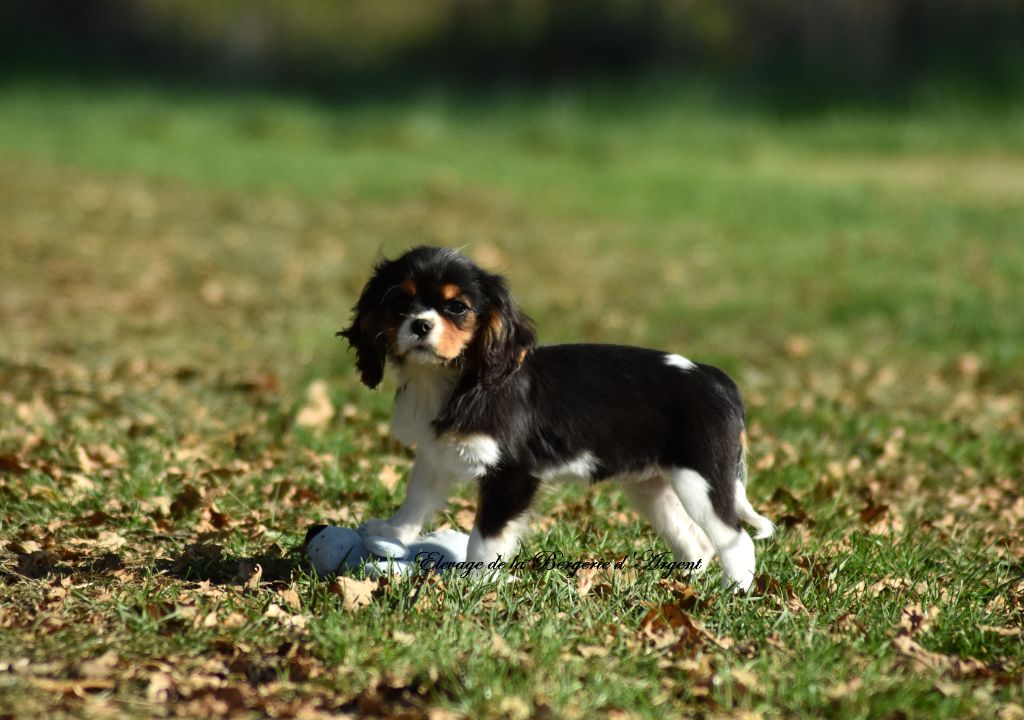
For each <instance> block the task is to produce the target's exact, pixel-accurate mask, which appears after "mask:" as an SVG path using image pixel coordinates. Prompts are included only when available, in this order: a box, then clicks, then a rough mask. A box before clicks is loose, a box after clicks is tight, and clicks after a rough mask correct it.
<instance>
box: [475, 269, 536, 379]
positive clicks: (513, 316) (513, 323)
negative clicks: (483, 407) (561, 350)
mask: <svg viewBox="0 0 1024 720" xmlns="http://www.w3.org/2000/svg"><path fill="white" fill-rule="evenodd" d="M481 286H482V289H483V291H484V296H485V297H486V298H487V310H486V314H485V316H484V319H483V323H482V326H481V329H480V331H479V333H478V338H479V340H478V347H477V360H478V364H479V368H480V370H479V372H480V381H481V383H482V384H483V385H485V386H486V385H491V386H493V385H497V384H499V383H501V382H502V381H503V380H504V379H505V378H507V377H508V376H509V375H511V374H512V373H513V372H514V371H515V370H516V369H517V368H518V367H519V365H520V364H521V363H522V362H523V358H524V357H526V354H527V353H528V352H529V351H530V349H531V348H532V347H533V346H534V345H536V344H537V333H536V332H535V331H534V329H533V321H532V320H530V318H529V317H527V316H526V314H525V313H524V312H523V310H522V308H520V307H519V303H517V302H516V301H515V298H513V297H512V293H510V292H509V290H508V286H507V285H506V284H505V280H504V279H503V278H502V277H500V276H498V275H491V274H490V273H484V276H483V279H482V281H481Z"/></svg>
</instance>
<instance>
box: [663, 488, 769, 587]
mask: <svg viewBox="0 0 1024 720" xmlns="http://www.w3.org/2000/svg"><path fill="white" fill-rule="evenodd" d="M666 475H667V477H668V478H669V481H670V482H671V483H672V489H673V490H675V492H676V495H677V496H678V497H679V500H680V502H682V504H683V507H684V508H686V512H687V513H688V514H689V515H690V517H691V518H693V521H694V522H695V523H697V525H699V526H700V527H701V529H703V530H704V532H705V533H707V536H708V539H709V540H710V541H711V544H712V545H713V546H714V548H715V551H716V552H717V553H718V557H719V561H720V562H721V564H722V583H723V584H724V585H731V584H733V583H736V585H737V586H738V587H739V588H740V589H741V590H746V589H747V588H749V587H750V584H751V583H752V582H753V580H754V569H755V556H754V543H753V541H752V540H751V539H750V536H749V535H747V533H746V531H745V530H742V529H741V530H736V529H735V528H731V527H729V526H728V525H726V524H725V523H724V522H722V519H721V518H720V517H718V513H716V512H715V509H714V508H713V507H712V505H711V498H710V496H709V494H708V492H709V486H708V482H707V480H705V479H704V476H703V475H701V474H700V473H698V472H696V471H694V470H689V469H680V470H671V471H667V472H666Z"/></svg>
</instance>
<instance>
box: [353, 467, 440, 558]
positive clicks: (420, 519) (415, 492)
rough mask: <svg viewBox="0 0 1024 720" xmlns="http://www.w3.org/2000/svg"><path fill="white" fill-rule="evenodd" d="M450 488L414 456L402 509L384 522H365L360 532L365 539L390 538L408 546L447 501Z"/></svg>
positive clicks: (431, 468)
mask: <svg viewBox="0 0 1024 720" xmlns="http://www.w3.org/2000/svg"><path fill="white" fill-rule="evenodd" d="M450 487H451V482H450V480H449V479H448V478H447V477H445V476H444V475H442V474H440V473H438V472H437V471H436V469H435V468H434V466H433V464H432V463H430V462H428V461H427V460H426V459H425V458H422V457H417V458H416V464H415V465H413V468H412V472H411V473H410V474H409V487H408V488H407V489H406V493H405V500H404V501H403V502H402V506H401V507H400V508H398V511H397V512H396V513H395V514H394V515H392V516H391V517H390V518H388V519H387V520H367V521H366V522H365V523H363V525H362V527H361V530H362V531H363V533H364V534H365V535H367V536H368V537H384V538H394V539H396V540H398V541H400V542H402V543H410V542H412V541H413V540H415V539H416V537H417V536H418V535H419V534H420V531H421V530H422V529H423V526H424V525H425V524H426V523H427V521H429V520H430V519H431V518H432V517H433V516H434V513H435V512H437V510H438V509H439V508H441V506H443V505H444V504H445V502H446V501H447V500H448V491H449V489H450Z"/></svg>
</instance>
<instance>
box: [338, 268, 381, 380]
mask: <svg viewBox="0 0 1024 720" xmlns="http://www.w3.org/2000/svg"><path fill="white" fill-rule="evenodd" d="M383 267H384V265H383V264H381V265H378V266H377V268H376V272H375V274H374V276H373V278H371V279H370V282H368V283H366V287H365V288H363V293H362V295H360V296H359V302H357V303H356V305H355V307H354V308H352V324H351V325H349V326H348V327H347V328H345V329H344V330H341V331H339V332H338V333H336V335H337V336H341V337H343V338H345V339H346V340H348V344H349V346H350V347H352V348H354V349H355V351H356V367H357V368H359V375H360V378H361V379H362V381H363V384H364V385H366V386H367V387H369V388H375V387H377V386H378V385H379V384H380V381H381V380H382V379H383V378H384V361H385V360H386V359H387V339H386V338H385V337H384V331H385V330H386V324H385V321H386V318H387V309H386V308H385V306H384V299H385V298H384V296H385V295H386V294H387V284H386V283H385V282H384V279H383V274H382V270H383Z"/></svg>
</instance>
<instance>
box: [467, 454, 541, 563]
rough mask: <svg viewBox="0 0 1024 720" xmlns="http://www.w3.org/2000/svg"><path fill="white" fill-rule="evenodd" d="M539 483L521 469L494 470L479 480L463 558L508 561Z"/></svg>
mask: <svg viewBox="0 0 1024 720" xmlns="http://www.w3.org/2000/svg"><path fill="white" fill-rule="evenodd" d="M539 484H540V481H539V480H538V479H537V478H535V477H534V476H532V475H530V474H529V473H528V472H526V471H525V470H524V469H522V468H515V467H511V468H506V467H502V468H495V469H492V470H491V471H490V472H489V473H488V474H486V475H484V477H482V478H480V502H479V504H478V505H477V509H476V521H475V522H474V523H473V532H472V533H470V536H469V548H468V550H467V553H466V555H467V557H466V559H467V560H468V561H470V562H479V563H485V564H489V563H491V562H494V561H501V562H508V561H509V560H511V559H513V558H514V557H515V555H516V552H517V551H518V550H519V538H520V537H521V536H522V534H523V533H524V532H525V531H526V528H527V514H528V511H529V509H530V503H531V502H532V501H533V496H534V494H535V493H536V492H537V487H538V486H539Z"/></svg>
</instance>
